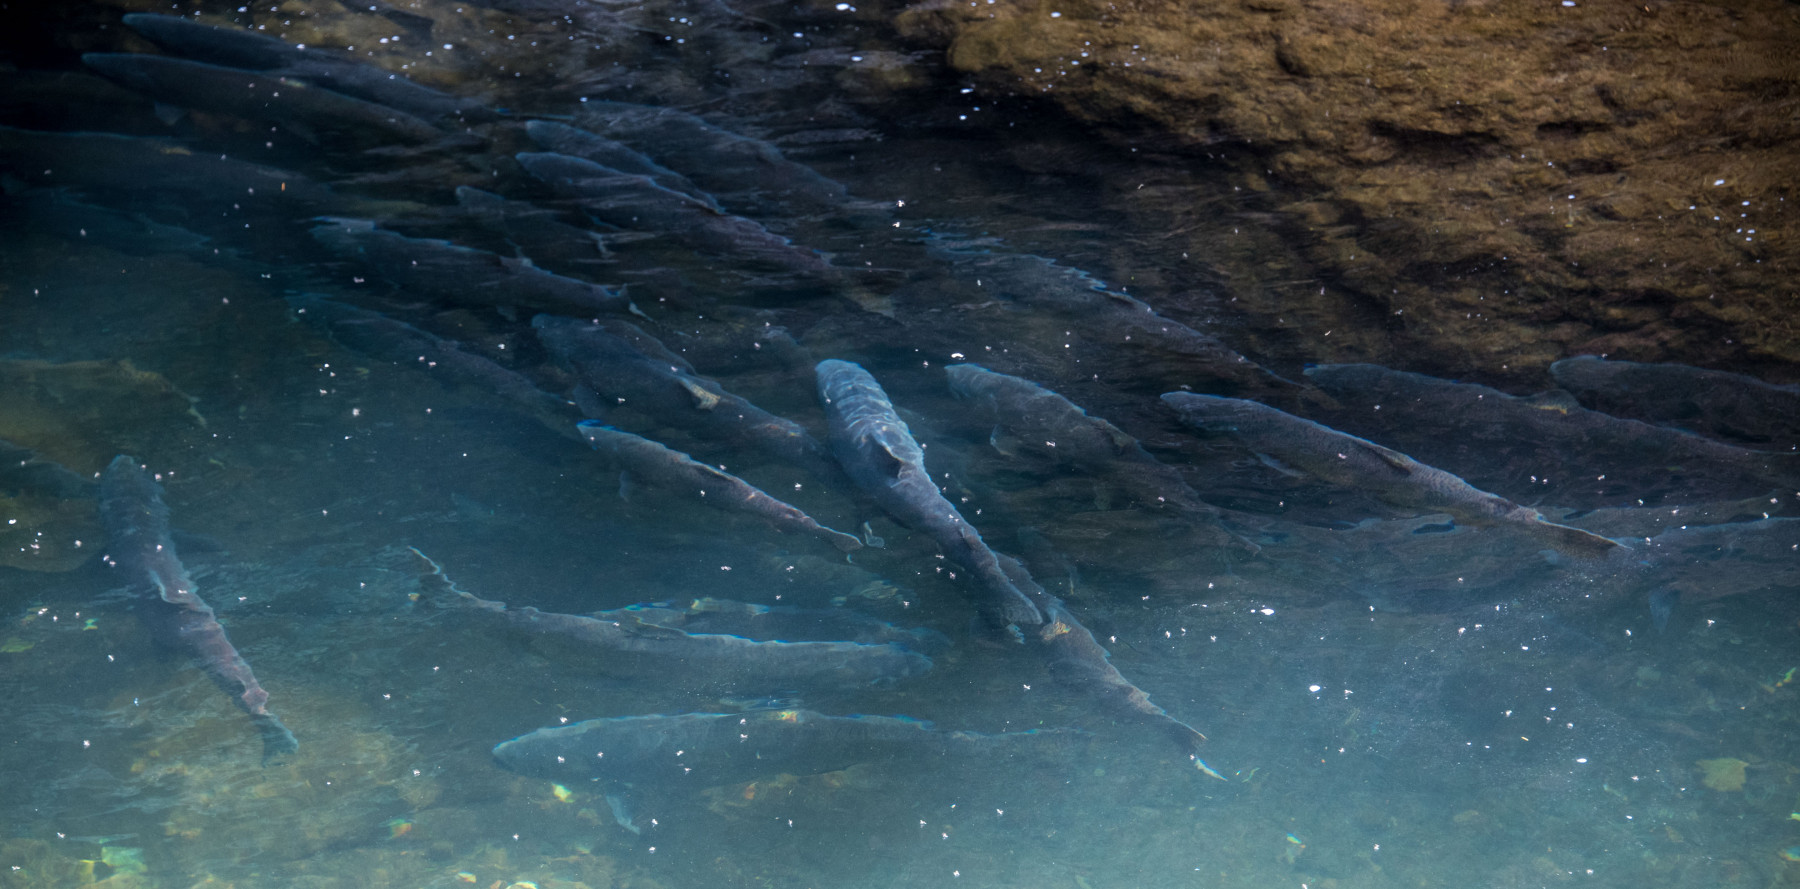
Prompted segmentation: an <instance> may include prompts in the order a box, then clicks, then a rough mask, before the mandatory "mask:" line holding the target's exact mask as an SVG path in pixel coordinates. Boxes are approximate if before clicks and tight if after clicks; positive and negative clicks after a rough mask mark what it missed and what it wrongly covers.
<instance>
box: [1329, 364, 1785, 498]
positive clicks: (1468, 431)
mask: <svg viewBox="0 0 1800 889" xmlns="http://www.w3.org/2000/svg"><path fill="white" fill-rule="evenodd" d="M1306 375H1307V377H1308V378H1310V379H1311V380H1312V382H1313V383H1314V384H1316V385H1317V386H1318V387H1319V388H1320V389H1323V390H1324V391H1325V392H1326V393H1327V394H1329V395H1331V396H1332V397H1333V398H1335V399H1337V401H1338V402H1339V403H1340V404H1341V405H1342V406H1343V407H1344V410H1343V411H1342V412H1341V413H1338V414H1333V415H1332V419H1333V422H1334V425H1341V426H1343V427H1344V428H1346V429H1349V430H1350V431H1352V432H1361V433H1362V434H1365V435H1371V436H1375V435H1379V436H1381V437H1382V438H1384V439H1390V438H1391V439H1392V440H1394V441H1395V443H1396V446H1399V447H1404V448H1406V449H1407V450H1409V451H1412V452H1414V453H1418V454H1419V455H1420V456H1421V458H1422V459H1425V460H1427V461H1430V462H1431V463H1433V464H1436V465H1439V466H1450V467H1453V468H1455V469H1458V470H1463V468H1464V467H1467V468H1468V470H1467V472H1466V473H1465V474H1468V475H1470V476H1471V477H1475V475H1476V473H1478V472H1480V473H1488V474H1489V475H1488V476H1487V477H1488V478H1492V479H1494V481H1500V480H1501V478H1503V476H1500V475H1499V474H1500V473H1503V472H1506V471H1507V470H1509V469H1510V470H1511V473H1510V474H1511V475H1512V476H1514V478H1516V477H1517V476H1518V475H1520V474H1523V473H1521V471H1520V469H1521V468H1523V467H1529V470H1528V472H1529V474H1530V475H1536V476H1554V477H1556V478H1557V479H1558V480H1559V481H1561V482H1562V486H1561V487H1559V488H1556V489H1551V490H1539V493H1540V494H1541V495H1547V496H1552V497H1556V502H1561V503H1564V504H1566V505H1582V501H1580V500H1577V499H1575V498H1576V497H1578V496H1579V495H1581V494H1582V493H1583V492H1587V493H1588V494H1590V496H1591V495H1592V493H1593V492H1594V491H1596V490H1599V491H1604V492H1606V497H1607V499H1608V500H1610V501H1612V502H1617V499H1618V498H1619V497H1620V496H1623V495H1624V494H1627V493H1633V494H1635V496H1637V497H1639V498H1642V497H1644V496H1645V495H1646V492H1658V493H1663V492H1662V491H1660V490H1659V488H1668V489H1669V490H1668V496H1674V497H1680V498H1681V499H1682V500H1694V499H1702V498H1704V499H1717V498H1720V497H1731V496H1748V495H1750V494H1755V493H1759V492H1761V491H1766V490H1768V489H1769V488H1771V487H1786V486H1787V485H1788V484H1790V483H1791V482H1793V481H1794V480H1795V479H1800V455H1796V454H1791V453H1771V452H1767V451H1753V450H1747V449H1744V448H1739V447H1733V446H1731V445H1728V444H1724V443H1721V442H1717V441H1713V440H1712V439H1709V438H1703V437H1701V436H1698V435H1694V434H1692V433H1689V432H1683V431H1681V430H1678V429H1669V428H1666V427H1662V426H1652V425H1650V424H1648V423H1643V422H1640V421H1637V420H1628V419H1623V418H1620V417H1614V416H1610V415H1608V414H1603V413H1600V412H1599V411H1591V410H1588V409H1587V408H1584V407H1581V406H1579V405H1576V404H1574V403H1572V399H1570V398H1569V397H1568V396H1567V395H1565V394H1560V393H1546V394H1544V395H1539V396H1533V397H1530V398H1521V397H1518V396H1513V395H1508V394H1506V393H1505V392H1501V391H1499V390H1497V389H1491V388H1489V387H1487V386H1481V385H1476V384H1473V383H1458V382H1454V381H1451V380H1441V379H1438V378H1436V377H1429V376H1425V375H1424V374H1416V373H1406V372H1403V371H1396V370H1389V369H1387V368H1385V367H1379V366H1377V365H1373V364H1333V365H1321V366H1318V367H1312V368H1308V369H1307V371H1306ZM1377 406H1379V408H1378V409H1377ZM1600 476H1604V477H1605V478H1604V480H1602V479H1600V478H1599V477H1600ZM1483 487H1499V485H1497V484H1493V483H1490V484H1484V485H1483ZM1721 489H1723V490H1721Z"/></svg>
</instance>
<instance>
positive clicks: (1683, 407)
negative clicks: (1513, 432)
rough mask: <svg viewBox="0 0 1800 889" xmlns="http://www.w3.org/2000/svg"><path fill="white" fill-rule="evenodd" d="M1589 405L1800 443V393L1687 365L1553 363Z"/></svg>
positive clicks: (1732, 435)
mask: <svg viewBox="0 0 1800 889" xmlns="http://www.w3.org/2000/svg"><path fill="white" fill-rule="evenodd" d="M1550 375H1551V376H1552V377H1554V378H1555V379H1556V384H1557V385H1558V386H1561V387H1563V388H1564V389H1567V390H1569V391H1570V392H1572V393H1574V394H1575V397H1576V398H1577V399H1579V400H1580V401H1581V403H1582V405H1584V406H1586V407H1589V408H1592V409H1594V410H1597V411H1603V412H1605V413H1608V414H1612V415H1613V416H1618V417H1629V418H1631V419H1635V420H1643V421H1644V422H1646V423H1657V424H1666V425H1670V426H1677V427H1680V428H1682V429H1686V430H1688V431H1689V432H1696V433H1699V434H1702V435H1709V436H1714V437H1718V438H1723V439H1727V440H1729V441H1732V442H1736V443H1739V444H1745V445H1751V446H1755V447H1760V448H1778V449H1781V450H1792V449H1793V448H1795V447H1796V446H1797V445H1800V387H1796V386H1778V385H1775V384H1772V383H1765V382H1763V381H1762V380H1759V379H1756V378H1755V377H1748V376H1744V375H1743V374H1734V373H1727V372H1725V371H1719V370H1707V369H1705V368H1699V367H1688V366H1686V365H1682V364H1642V363H1639V362H1636V361H1613V360H1610V359H1605V358H1596V357H1594V356H1592V355H1582V356H1579V357H1576V358H1565V359H1563V360H1561V361H1558V362H1556V363H1555V364H1552V365H1550Z"/></svg>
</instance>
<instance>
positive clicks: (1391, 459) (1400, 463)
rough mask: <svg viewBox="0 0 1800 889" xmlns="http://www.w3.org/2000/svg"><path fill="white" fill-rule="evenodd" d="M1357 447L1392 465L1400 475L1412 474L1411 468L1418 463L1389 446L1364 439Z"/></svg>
mask: <svg viewBox="0 0 1800 889" xmlns="http://www.w3.org/2000/svg"><path fill="white" fill-rule="evenodd" d="M1359 447H1361V448H1362V449H1363V450H1364V451H1367V452H1368V453H1370V454H1373V455H1374V456H1375V457H1376V458H1377V459H1379V460H1380V461H1381V462H1383V463H1386V464H1387V465H1389V466H1391V467H1393V468H1394V470H1395V471H1397V472H1399V473H1400V474H1401V475H1412V472H1413V469H1414V468H1416V467H1417V466H1418V465H1419V464H1418V461H1416V460H1414V459H1413V458H1411V457H1408V456H1406V455H1405V454H1402V453H1400V452H1399V451H1396V450H1393V449H1391V448H1384V447H1382V446H1381V445H1378V444H1375V443H1374V442H1367V441H1365V442H1362V443H1361V444H1360V445H1359Z"/></svg>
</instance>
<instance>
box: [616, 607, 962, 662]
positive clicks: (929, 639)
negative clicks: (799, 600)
mask: <svg viewBox="0 0 1800 889" xmlns="http://www.w3.org/2000/svg"><path fill="white" fill-rule="evenodd" d="M595 616H596V617H604V618H609V619H613V620H625V621H637V622H639V623H647V624H655V625H656V626H659V627H669V628H671V629H677V630H683V631H686V632H689V633H728V634H730V635H733V636H744V637H747V638H750V639H781V640H786V641H790V642H791V641H800V640H811V639H825V640H841V641H845V642H861V643H864V644H871V645H875V644H884V643H893V644H896V645H904V646H906V647H907V648H910V649H912V650H913V651H917V652H920V653H923V654H926V655H931V654H936V653H938V652H941V651H946V650H948V649H949V648H950V639H949V637H947V636H945V635H944V634H943V633H939V632H938V631H936V630H933V629H930V628H927V627H900V626H895V625H894V624H891V623H888V622H887V621H884V620H881V619H879V618H876V617H873V616H870V615H867V614H863V613H862V612H860V611H853V610H851V609H848V608H793V607H789V606H786V605H757V604H754V603H751V602H734V601H731V600H729V599H715V598H712V597H711V596H706V597H703V598H699V599H684V600H680V601H676V602H654V603H649V604H643V605H627V606H626V607H624V608H616V609H613V610H610V611H603V612H599V613H598V614H597V615H595Z"/></svg>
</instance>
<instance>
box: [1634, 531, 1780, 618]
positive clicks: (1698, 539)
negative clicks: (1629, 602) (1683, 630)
mask: <svg viewBox="0 0 1800 889" xmlns="http://www.w3.org/2000/svg"><path fill="white" fill-rule="evenodd" d="M1632 543H1633V547H1634V549H1635V551H1636V556H1637V557H1636V558H1635V559H1634V560H1633V561H1632V563H1631V565H1630V567H1632V568H1635V569H1636V572H1635V575H1633V576H1631V577H1629V578H1627V580H1628V581H1629V582H1635V583H1636V584H1637V585H1638V586H1639V587H1640V588H1649V589H1657V588H1668V589H1672V590H1677V591H1679V594H1680V597H1681V599H1680V601H1682V602H1694V603H1698V602H1706V601H1710V600H1712V599H1718V598H1723V597H1725V596H1735V595H1743V594H1746V593H1756V592H1765V591H1772V592H1777V593H1779V594H1781V595H1786V594H1787V593H1788V592H1789V591H1791V590H1792V589H1794V588H1795V586H1797V585H1800V518H1793V517H1781V516H1777V517H1774V518H1767V519H1757V520H1755V521H1749V522H1731V523H1729V524H1722V525H1688V526H1685V527H1680V528H1670V529H1668V530H1665V531H1663V532H1662V533H1661V534H1657V535H1656V536H1654V537H1650V538H1639V539H1636V540H1634V541H1632ZM1618 573H1620V574H1626V573H1627V572H1618Z"/></svg>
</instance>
